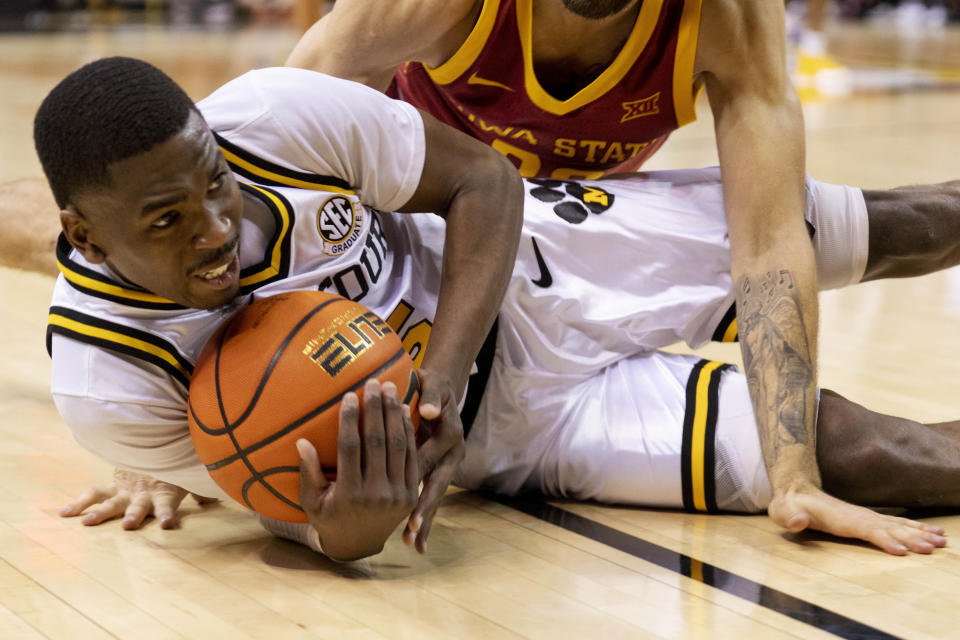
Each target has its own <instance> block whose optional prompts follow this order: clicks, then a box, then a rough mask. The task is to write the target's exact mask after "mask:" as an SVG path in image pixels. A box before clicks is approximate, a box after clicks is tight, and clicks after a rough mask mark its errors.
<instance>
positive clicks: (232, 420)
mask: <svg viewBox="0 0 960 640" xmlns="http://www.w3.org/2000/svg"><path fill="white" fill-rule="evenodd" d="M369 378H377V379H378V380H380V381H381V382H386V381H388V380H389V381H392V382H393V383H394V384H396V385H397V393H398V396H399V398H400V400H401V402H404V403H406V404H409V405H410V408H411V410H412V412H413V419H414V425H415V426H416V425H417V424H418V422H419V416H418V415H417V413H416V405H417V400H418V399H419V390H420V387H419V383H418V381H417V376H416V374H415V373H414V367H413V361H412V360H411V359H410V356H409V355H407V353H406V351H404V349H403V346H402V345H401V344H400V339H399V338H398V337H397V334H396V333H394V332H393V331H392V330H391V329H390V327H388V326H387V324H386V323H385V322H384V321H383V320H381V319H380V318H379V317H378V316H377V315H376V314H374V313H373V312H372V311H370V310H369V309H367V308H366V307H364V306H363V305H361V304H359V303H356V302H352V301H350V300H347V299H346V298H342V297H340V296H337V295H333V294H329V293H322V292H318V291H298V292H294V293H282V294H278V295H275V296H272V297H269V298H264V299H262V300H258V301H256V302H254V303H253V304H251V305H250V306H248V307H246V308H244V309H243V310H241V311H239V312H238V313H237V314H236V315H234V316H233V317H232V318H230V319H229V320H227V321H226V322H225V323H224V324H223V326H222V327H220V328H219V329H218V330H217V332H216V333H215V334H214V335H213V337H212V338H210V340H209V342H207V345H206V346H205V347H204V349H203V352H202V353H201V354H200V358H199V359H198V360H197V364H196V367H195V368H194V371H193V378H192V380H191V382H190V400H189V403H188V405H187V413H188V416H189V420H190V435H191V437H192V438H193V445H194V447H195V448H196V450H197V454H198V455H199V456H200V460H201V461H202V462H203V464H205V465H206V467H207V471H208V472H209V473H210V476H211V477H212V478H213V479H214V481H216V483H217V484H218V485H220V487H221V488H222V489H223V490H224V491H226V492H227V493H228V494H229V495H230V496H232V497H233V498H234V499H235V500H237V501H238V502H240V503H241V504H243V505H246V506H247V507H249V508H251V509H253V510H254V511H257V512H259V513H262V514H263V515H265V516H268V517H270V518H275V519H278V520H286V521H288V522H306V521H307V517H306V514H305V513H304V512H303V510H302V509H301V508H300V504H299V492H300V457H299V454H298V453H297V448H296V446H295V444H294V443H295V442H296V441H297V439H298V438H306V439H307V440H309V441H310V442H312V443H313V445H314V446H315V447H316V448H317V453H318V454H319V456H320V464H321V465H322V466H323V470H324V473H325V474H326V476H327V478H328V479H331V480H332V479H333V478H334V477H335V475H336V465H337V431H338V424H339V422H338V421H339V406H340V399H341V398H342V397H343V394H344V393H347V392H348V391H355V392H358V393H360V392H361V391H362V387H363V384H364V382H366V381H367V380H368V379H369ZM361 401H362V394H361ZM361 407H362V404H361Z"/></svg>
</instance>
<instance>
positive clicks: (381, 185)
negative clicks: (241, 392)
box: [48, 68, 443, 495]
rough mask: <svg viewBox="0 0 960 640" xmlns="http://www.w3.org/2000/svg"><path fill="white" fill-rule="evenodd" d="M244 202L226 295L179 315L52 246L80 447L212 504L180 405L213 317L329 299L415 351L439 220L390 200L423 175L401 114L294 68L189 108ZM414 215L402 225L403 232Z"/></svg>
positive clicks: (382, 100)
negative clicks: (296, 299)
mask: <svg viewBox="0 0 960 640" xmlns="http://www.w3.org/2000/svg"><path fill="white" fill-rule="evenodd" d="M198 107H199V109H200V111H201V113H202V114H203V116H204V118H205V120H206V121H207V123H208V124H209V125H210V128H211V129H212V130H213V132H214V135H215V136H216V138H217V141H218V143H219V144H220V148H221V150H222V152H223V153H224V155H225V157H226V159H227V161H228V163H229V165H230V167H231V169H232V170H233V171H234V174H235V175H236V177H237V179H238V181H239V182H240V184H241V189H242V191H243V193H244V195H245V197H247V198H254V199H256V200H259V201H260V202H261V203H262V204H263V205H264V210H266V211H269V216H268V217H269V219H263V220H260V219H245V220H244V221H243V223H242V231H241V272H240V283H241V290H240V294H239V295H238V297H237V298H236V299H235V300H234V302H233V303H232V304H231V305H229V306H227V307H223V308H220V309H216V310H198V309H188V308H184V307H181V306H179V305H177V304H176V303H173V302H171V301H169V300H165V299H163V298H160V297H158V296H155V295H153V294H151V293H150V292H147V291H144V290H142V289H139V288H137V287H136V286H134V285H131V284H129V283H127V282H126V281H124V280H123V279H122V278H120V277H119V276H118V275H117V274H115V273H113V272H112V271H111V270H110V268H109V267H107V266H106V265H102V264H101V265H94V264H90V263H87V262H86V261H85V260H84V259H83V257H82V256H81V255H79V254H78V253H77V252H76V251H74V250H72V248H71V247H70V245H69V243H67V241H66V239H65V238H63V237H61V239H60V242H59V246H58V258H59V261H60V265H61V271H62V274H61V276H60V278H59V280H58V282H57V284H56V288H55V292H54V296H53V302H52V305H51V310H50V316H49V324H48V348H49V349H50V350H51V355H52V356H53V378H52V392H53V396H54V399H55V401H56V403H57V406H58V408H59V410H60V413H61V415H62V416H63V418H64V420H65V421H66V422H67V423H68V424H69V425H70V427H71V429H72V430H73V433H74V435H75V437H76V439H77V440H78V442H80V444H81V445H83V446H85V447H86V448H88V449H90V450H91V451H93V452H94V453H96V454H97V455H99V456H100V457H102V458H105V459H106V460H107V461H109V462H111V463H113V464H115V465H117V466H120V467H127V468H132V469H134V470H138V471H144V472H147V473H151V474H152V475H154V476H155V477H157V478H159V479H161V480H167V481H170V482H172V483H174V484H178V485H180V486H183V487H184V488H187V489H189V490H191V491H194V492H197V493H201V494H204V495H219V492H218V490H217V489H216V487H215V486H214V485H213V483H212V482H211V481H210V480H209V478H208V477H206V473H205V471H204V470H203V468H202V466H198V465H199V460H197V459H196V456H195V454H194V453H193V448H192V446H191V445H190V441H189V434H188V432H187V431H186V429H185V427H186V413H185V402H186V394H187V386H188V384H189V379H190V373H191V371H192V368H193V363H194V362H195V361H196V359H197V357H198V355H199V353H200V351H201V349H202V348H203V346H204V344H205V343H206V341H207V339H208V338H209V337H210V336H211V335H212V333H213V332H214V331H215V330H216V328H217V327H218V326H219V325H220V323H221V322H222V321H223V320H224V319H226V318H227V317H228V316H229V315H230V314H231V313H233V312H235V311H236V310H237V309H238V308H240V307H242V306H244V305H246V304H249V302H250V301H252V300H253V299H257V298H261V297H264V296H270V295H273V294H276V293H281V292H285V291H293V290H304V289H314V290H321V291H329V292H332V293H338V294H340V295H343V296H345V297H347V298H350V299H352V300H356V301H358V302H361V303H362V304H364V305H365V306H367V307H369V308H370V309H372V310H373V311H374V312H376V313H377V314H378V315H380V316H381V317H382V318H384V319H386V320H387V321H388V322H389V323H390V324H391V326H392V327H393V329H394V330H395V331H396V332H397V333H398V335H399V336H400V338H401V340H403V341H404V345H405V347H406V348H407V349H408V351H410V352H411V354H412V355H413V357H414V359H415V361H419V360H420V359H422V356H423V348H424V347H425V345H426V340H427V339H428V338H429V333H430V325H431V322H432V320H433V313H434V310H435V308H436V292H437V291H438V289H439V281H440V252H441V250H442V245H443V221H442V220H441V219H440V218H439V217H437V216H434V215H433V214H406V215H405V214H394V213H381V211H380V210H379V209H385V210H391V209H395V208H399V207H400V206H402V205H403V204H404V203H405V202H406V201H407V200H408V199H409V198H410V196H411V195H412V194H413V192H414V190H415V189H416V187H417V185H418V183H419V179H420V172H421V170H422V166H423V150H424V141H423V123H422V120H421V119H420V116H419V114H418V113H417V112H416V110H415V109H413V108H412V107H410V106H409V105H407V104H405V103H402V102H398V101H394V100H390V99H388V98H386V97H385V96H383V95H382V94H380V93H378V92H375V91H372V90H370V89H367V88H366V87H363V86H360V85H356V84H354V83H349V82H345V81H343V80H338V79H335V78H330V77H328V76H324V75H321V74H316V73H312V72H308V71H303V70H298V69H286V68H282V69H265V70H260V71H254V72H250V73H248V74H245V75H244V76H241V77H240V78H238V79H236V80H234V81H232V82H230V83H229V84H227V85H225V86H224V87H222V88H221V89H219V90H218V91H217V92H215V93H214V94H213V95H211V96H210V97H209V98H207V99H206V100H204V101H202V102H201V103H199V104H198ZM414 218H416V219H417V220H416V223H413V220H414Z"/></svg>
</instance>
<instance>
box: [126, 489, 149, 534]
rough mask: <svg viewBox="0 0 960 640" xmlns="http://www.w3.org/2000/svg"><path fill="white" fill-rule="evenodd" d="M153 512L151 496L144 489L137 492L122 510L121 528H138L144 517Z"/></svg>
mask: <svg viewBox="0 0 960 640" xmlns="http://www.w3.org/2000/svg"><path fill="white" fill-rule="evenodd" d="M151 513H153V498H152V497H151V495H150V494H149V493H147V492H146V491H143V492H139V493H137V494H136V495H135V496H134V498H133V500H131V501H130V504H129V505H127V508H126V509H125V510H124V512H123V522H122V525H123V528H124V529H128V530H129V529H139V528H140V525H142V524H143V521H144V519H145V518H146V517H147V516H148V515H150V514H151Z"/></svg>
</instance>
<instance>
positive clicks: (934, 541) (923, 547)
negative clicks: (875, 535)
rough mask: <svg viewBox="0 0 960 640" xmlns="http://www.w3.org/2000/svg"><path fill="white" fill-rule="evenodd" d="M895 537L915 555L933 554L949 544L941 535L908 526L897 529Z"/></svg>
mask: <svg viewBox="0 0 960 640" xmlns="http://www.w3.org/2000/svg"><path fill="white" fill-rule="evenodd" d="M894 536H895V537H896V538H897V540H899V541H900V542H901V543H902V544H904V545H905V546H906V547H907V548H908V549H910V551H913V552H914V553H932V552H933V550H934V549H936V548H937V547H944V546H946V544H947V539H946V538H944V537H943V536H941V535H938V534H936V533H933V532H931V531H924V530H923V529H916V528H914V527H908V526H901V527H899V528H898V529H896V531H895V533H894Z"/></svg>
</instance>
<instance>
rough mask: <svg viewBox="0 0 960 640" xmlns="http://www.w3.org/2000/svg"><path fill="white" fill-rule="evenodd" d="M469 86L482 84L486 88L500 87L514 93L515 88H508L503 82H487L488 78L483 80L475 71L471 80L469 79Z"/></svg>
mask: <svg viewBox="0 0 960 640" xmlns="http://www.w3.org/2000/svg"><path fill="white" fill-rule="evenodd" d="M467 84H480V85H483V86H485V87H498V88H500V89H506V90H507V91H513V87H508V86H507V85H505V84H503V83H502V82H497V81H496V80H487V79H486V78H481V77H480V76H478V75H477V72H476V71H474V72H473V73H472V74H471V75H470V77H469V78H467Z"/></svg>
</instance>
